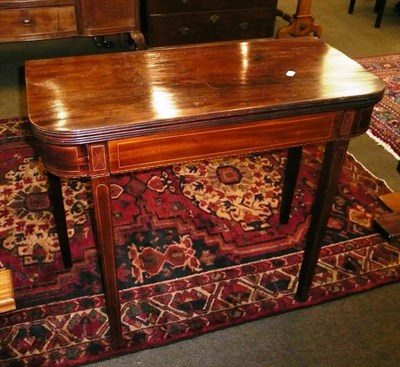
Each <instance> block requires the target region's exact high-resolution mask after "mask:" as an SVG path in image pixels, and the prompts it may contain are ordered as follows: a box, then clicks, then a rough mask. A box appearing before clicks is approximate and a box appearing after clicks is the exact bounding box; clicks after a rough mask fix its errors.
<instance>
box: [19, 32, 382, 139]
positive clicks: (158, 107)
mask: <svg viewBox="0 0 400 367" xmlns="http://www.w3.org/2000/svg"><path fill="white" fill-rule="evenodd" d="M204 55H207V57H204ZM26 82H27V98H28V113H29V119H30V121H31V122H32V125H33V129H34V132H35V135H36V136H37V137H38V138H40V139H41V140H42V141H45V142H49V143H56V144H81V143H89V142H96V141H105V140H111V139H119V138H124V137H126V136H140V135H146V134H151V133H155V132H164V131H171V130H176V129H180V128H185V129H186V128H188V127H190V126H191V125H190V124H193V127H195V126H215V125H218V124H227V123H230V121H233V122H234V121H235V120H237V119H240V117H241V116H247V118H248V117H249V116H252V117H251V118H252V119H253V120H257V119H259V118H260V119H261V118H270V117H282V116H290V115H296V114H298V113H299V112H301V113H302V114H303V113H312V112H313V111H314V110H315V111H318V112H320V111H323V110H336V109H337V108H338V105H340V108H341V109H342V108H343V107H348V106H352V105H354V108H358V107H363V106H364V105H366V106H367V105H368V106H369V105H373V104H374V103H376V102H377V101H379V99H380V98H381V96H382V93H383V89H384V84H383V83H382V82H381V81H380V79H378V78H377V77H376V76H374V75H373V74H371V73H370V72H368V71H366V70H365V69H364V68H363V67H361V66H360V65H358V64H357V63H356V62H354V61H353V60H351V59H350V58H349V57H347V56H345V55H344V54H342V53H341V52H339V51H338V50H336V49H334V48H332V47H330V46H329V45H327V44H326V43H324V42H322V41H320V40H318V39H316V38H312V37H304V38H293V39H283V40H276V39H257V40H249V41H232V42H221V43H210V44H201V45H189V46H180V47H173V48H172V47H171V48H159V49H151V50H146V51H136V52H126V53H115V54H104V55H92V56H77V57H67V58H56V59H47V60H32V61H27V62H26ZM199 124H200V125H199ZM207 124H208V125H207Z"/></svg>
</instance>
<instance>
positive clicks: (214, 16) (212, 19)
mask: <svg viewBox="0 0 400 367" xmlns="http://www.w3.org/2000/svg"><path fill="white" fill-rule="evenodd" d="M210 20H211V21H212V22H213V23H217V22H218V21H219V15H216V14H214V15H211V16H210Z"/></svg>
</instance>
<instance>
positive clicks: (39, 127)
mask: <svg viewBox="0 0 400 367" xmlns="http://www.w3.org/2000/svg"><path fill="white" fill-rule="evenodd" d="M26 88H27V98H28V112H29V119H30V121H31V125H32V128H33V131H34V135H35V136H36V138H37V139H38V140H39V141H40V142H41V147H42V154H43V160H44V164H45V166H46V168H47V170H48V172H49V173H51V175H50V177H52V179H51V182H52V185H51V186H52V187H53V189H52V192H53V193H54V192H55V193H56V194H55V195H53V196H55V197H57V195H58V196H60V195H61V190H60V184H59V177H66V178H68V177H89V178H90V180H91V184H92V195H93V206H94V212H95V223H94V228H95V232H96V236H95V238H96V245H97V249H98V253H99V257H100V260H101V268H102V277H103V283H104V290H105V296H106V305H107V312H108V316H109V321H110V331H111V337H112V338H113V343H114V346H115V347H119V346H121V343H122V342H123V337H122V325H121V319H120V302H119V297H118V288H117V281H116V268H115V253H114V234H113V221H112V207H111V199H110V175H113V174H116V173H122V172H130V171H135V170H142V169H147V168H151V167H156V166H163V165H168V164H171V163H178V162H187V161H192V160H199V159H203V158H210V157H218V156H224V155H234V154H246V153H250V152H259V151H264V150H270V149H277V148H289V155H288V164H287V166H286V173H285V177H286V178H285V181H286V182H285V184H284V192H283V204H282V208H281V222H287V220H288V219H289V214H290V210H288V208H290V205H291V197H292V196H293V190H294V183H295V179H296V174H297V170H298V165H299V157H300V154H301V147H302V146H304V145H306V144H316V143H324V144H325V153H324V160H323V164H322V168H321V173H320V179H319V180H318V187H317V190H316V196H315V202H314V205H313V209H312V219H311V223H310V228H309V234H308V237H307V246H306V248H305V252H304V260H303V263H302V267H301V270H300V273H299V284H298V289H297V300H299V301H302V300H305V299H306V298H307V295H308V292H309V289H310V286H311V282H312V278H313V274H314V271H315V268H316V263H317V260H318V256H319V252H320V247H321V243H322V240H323V238H324V234H325V228H326V225H327V221H328V218H329V214H330V209H331V206H332V202H333V199H334V195H335V190H336V186H337V183H338V179H339V175H340V171H341V167H342V163H343V159H344V157H345V154H346V150H347V146H348V141H349V139H350V138H351V137H352V136H354V135H357V134H361V133H363V132H365V131H366V130H367V128H368V125H369V122H370V116H371V112H372V109H373V106H374V105H375V104H376V103H377V102H378V101H379V100H380V99H381V97H382V95H383V90H384V84H383V83H382V82H381V81H380V80H379V79H378V78H377V77H376V76H374V75H373V74H371V73H369V72H368V71H366V70H365V69H363V68H362V67H361V66H360V65H358V64H357V63H356V62H354V61H353V60H351V59H350V58H348V57H347V56H345V55H343V54H342V53H340V52H339V51H337V50H336V49H334V48H332V47H330V46H329V45H327V44H325V43H324V42H322V41H320V40H318V39H315V38H311V37H305V38H295V39H283V40H274V39H269V40H267V39H259V40H251V41H230V42H221V43H213V44H211V43H210V44H199V45H192V46H190V45H189V46H181V47H175V48H163V49H152V50H147V51H136V52H127V53H115V54H105V55H95V56H80V57H69V58H58V59H48V60H36V61H28V62H27V63H26ZM54 188H55V190H54ZM53 199H54V198H53ZM58 203H60V201H58ZM60 208H62V205H61V206H60ZM57 213H58V217H59V218H58V219H59V220H58V222H59V224H61V225H60V234H59V235H60V237H59V238H60V241H61V242H62V247H63V251H64V260H65V263H66V264H67V265H71V264H68V263H69V259H68V249H67V247H68V244H65V242H67V240H68V238H67V236H66V232H65V228H62V227H65V220H64V223H63V215H64V214H63V213H61V218H60V212H59V210H55V214H57ZM64 219H65V218H64ZM65 254H67V255H65Z"/></svg>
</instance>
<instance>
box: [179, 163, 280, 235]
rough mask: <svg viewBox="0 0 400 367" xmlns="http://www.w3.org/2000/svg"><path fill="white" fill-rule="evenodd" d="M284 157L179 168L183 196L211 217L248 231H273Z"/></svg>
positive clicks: (187, 165)
mask: <svg viewBox="0 0 400 367" xmlns="http://www.w3.org/2000/svg"><path fill="white" fill-rule="evenodd" d="M284 160H285V157H282V155H280V156H279V155H270V156H261V155H260V156H257V155H249V156H243V157H236V158H234V159H232V158H221V159H215V160H204V161H201V162H198V164H196V165H193V163H190V164H186V165H176V166H174V167H173V170H174V173H175V175H176V176H177V177H178V178H179V180H180V182H181V190H182V192H183V194H184V195H185V196H186V197H187V198H189V199H190V200H192V201H193V202H195V203H196V205H197V206H198V207H199V208H200V209H202V210H203V211H205V212H206V213H208V214H212V215H216V216H217V217H219V218H223V219H228V220H233V221H235V222H236V223H238V224H240V225H241V227H242V229H243V230H244V231H254V230H260V229H266V228H268V227H270V225H269V222H268V220H269V218H271V216H272V215H274V214H275V213H276V212H277V210H278V207H279V202H280V195H281V189H280V184H281V179H282V177H281V173H280V171H279V170H277V169H276V167H277V166H278V167H282V166H283V164H284Z"/></svg>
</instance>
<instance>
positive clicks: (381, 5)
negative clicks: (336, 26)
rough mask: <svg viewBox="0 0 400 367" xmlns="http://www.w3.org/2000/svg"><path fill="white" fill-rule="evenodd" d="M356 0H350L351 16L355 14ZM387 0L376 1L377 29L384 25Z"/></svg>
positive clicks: (349, 11)
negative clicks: (383, 19)
mask: <svg viewBox="0 0 400 367" xmlns="http://www.w3.org/2000/svg"><path fill="white" fill-rule="evenodd" d="M355 5H356V0H350V3H349V10H348V13H349V14H353V12H354V6H355ZM385 6H386V0H375V6H374V12H375V13H376V20H375V28H379V27H380V26H381V23H382V18H383V13H384V11H385Z"/></svg>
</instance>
